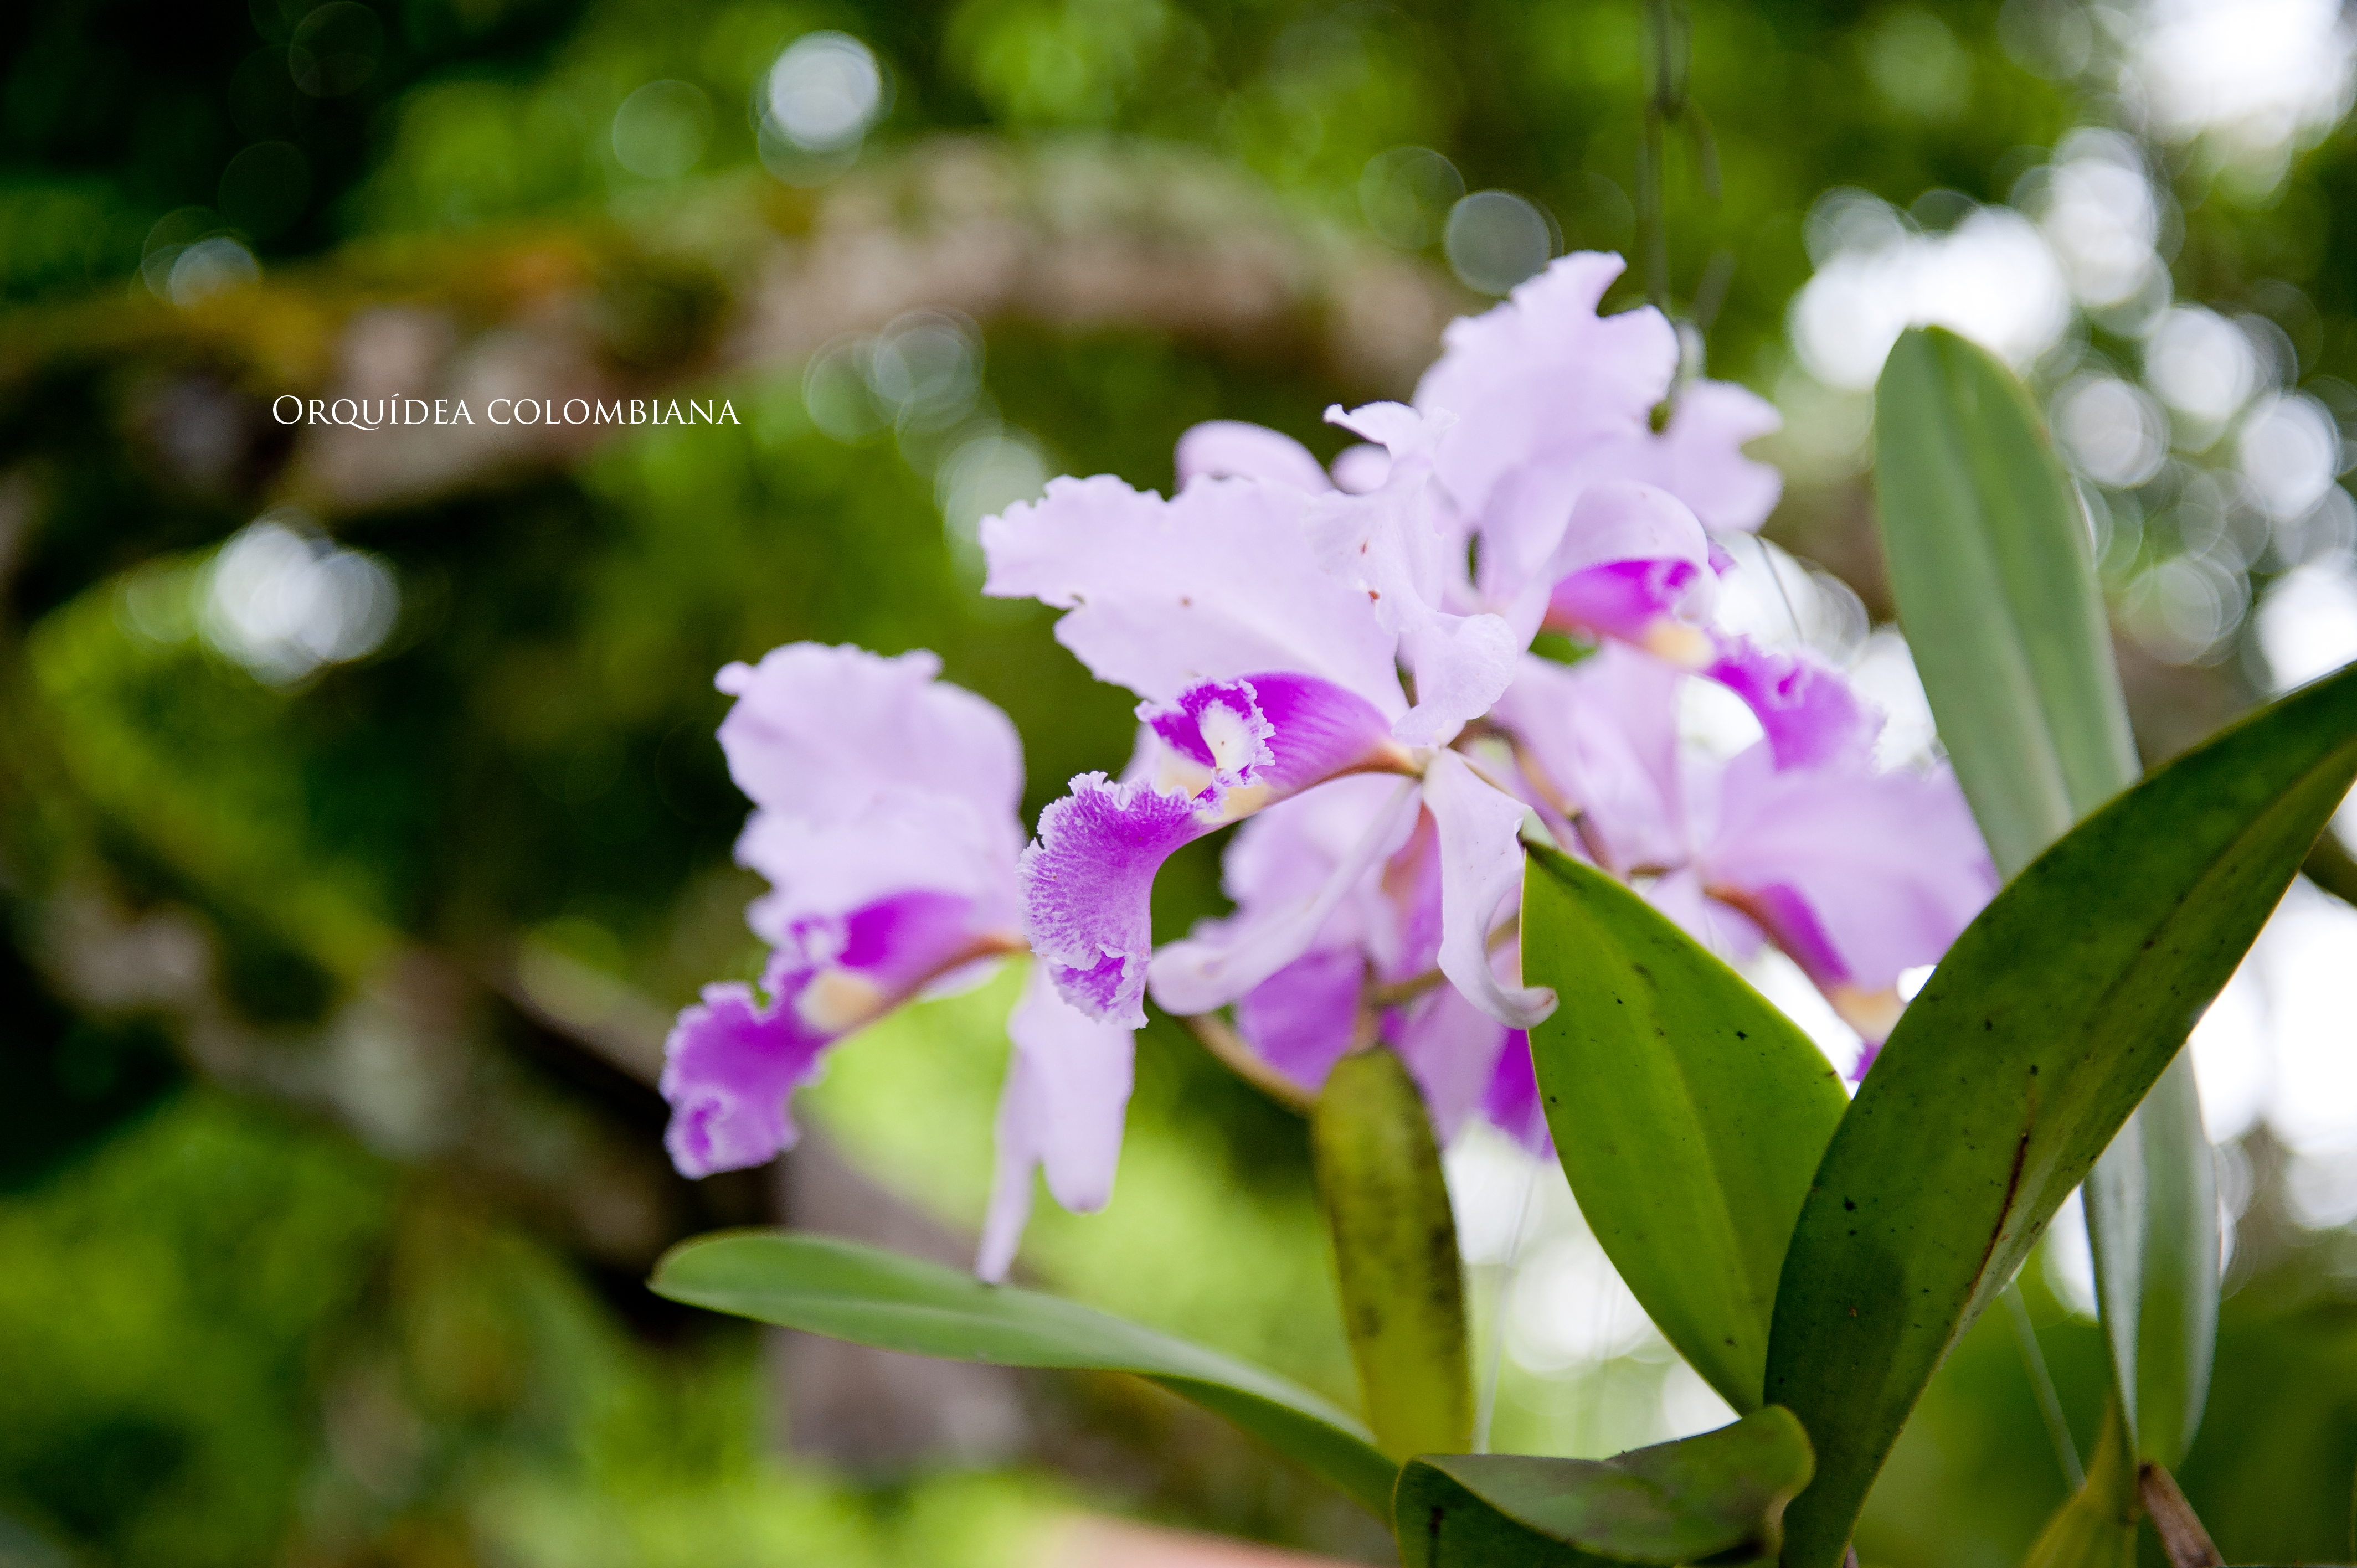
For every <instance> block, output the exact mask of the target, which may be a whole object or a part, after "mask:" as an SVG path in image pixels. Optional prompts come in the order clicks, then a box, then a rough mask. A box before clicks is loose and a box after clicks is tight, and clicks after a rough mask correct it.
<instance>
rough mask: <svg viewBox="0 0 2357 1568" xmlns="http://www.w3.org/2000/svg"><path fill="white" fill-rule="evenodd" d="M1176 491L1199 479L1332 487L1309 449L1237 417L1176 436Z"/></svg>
mask: <svg viewBox="0 0 2357 1568" xmlns="http://www.w3.org/2000/svg"><path fill="white" fill-rule="evenodd" d="M1178 468H1179V489H1182V490H1183V489H1186V488H1187V487H1188V486H1189V484H1192V483H1193V482H1194V481H1195V480H1197V479H1199V478H1211V479H1266V480H1268V481H1269V482H1270V483H1272V484H1279V485H1290V486H1292V487H1293V488H1294V489H1297V490H1312V491H1315V490H1325V489H1333V485H1332V484H1331V482H1330V481H1329V480H1328V478H1326V470H1325V469H1323V468H1321V467H1318V459H1317V458H1316V457H1313V456H1310V454H1309V448H1308V447H1307V446H1303V445H1302V444H1301V443H1300V442H1298V441H1296V440H1295V439H1294V438H1293V437H1292V436H1290V435H1286V434H1285V433H1284V432H1283V431H1279V430H1271V429H1270V428H1269V427H1268V426H1266V425H1265V424H1246V423H1245V422H1244V421H1243V420H1241V419H1211V420H1206V421H1204V422H1203V423H1202V424H1198V425H1193V426H1191V427H1189V429H1188V431H1187V433H1186V434H1185V435H1181V436H1179V456H1178Z"/></svg>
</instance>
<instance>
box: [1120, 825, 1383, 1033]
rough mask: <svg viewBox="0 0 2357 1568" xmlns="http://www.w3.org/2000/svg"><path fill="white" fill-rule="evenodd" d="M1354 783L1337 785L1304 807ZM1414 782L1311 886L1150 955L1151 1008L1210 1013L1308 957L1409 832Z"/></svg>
mask: <svg viewBox="0 0 2357 1568" xmlns="http://www.w3.org/2000/svg"><path fill="white" fill-rule="evenodd" d="M1356 782H1357V781H1356V780H1351V779H1341V780H1337V781H1336V782H1334V783H1331V784H1328V785H1325V786H1323V787H1322V789H1321V790H1320V791H1318V792H1314V793H1313V794H1311V795H1309V796H1306V797H1304V801H1305V803H1306V802H1308V801H1311V800H1316V799H1317V798H1318V793H1322V792H1323V791H1324V790H1336V789H1345V788H1347V787H1349V786H1350V785H1352V784H1354V783H1356ZM1415 800H1416V789H1415V782H1414V781H1413V780H1409V779H1403V780H1401V781H1400V782H1399V783H1398V784H1395V785H1394V786H1392V787H1391V790H1390V793H1389V795H1388V797H1387V798H1386V799H1385V800H1383V803H1382V804H1381V806H1380V807H1379V808H1378V809H1377V811H1375V813H1374V815H1373V816H1372V818H1371V819H1369V820H1367V821H1366V822H1365V824H1364V826H1363V827H1362V828H1361V830H1360V833H1359V836H1358V837H1357V838H1356V839H1355V840H1353V841H1351V844H1350V847H1349V848H1348V849H1347V850H1345V851H1344V852H1343V853H1342V854H1341V855H1340V858H1339V859H1336V860H1333V861H1332V862H1330V866H1331V869H1329V871H1327V873H1326V875H1324V877H1323V878H1322V879H1320V880H1319V881H1318V882H1317V883H1316V884H1315V885H1314V886H1307V887H1303V888H1300V889H1298V890H1297V891H1295V892H1293V894H1292V895H1291V896H1290V897H1284V898H1282V899H1274V898H1273V899H1270V900H1268V901H1266V902H1255V903H1254V905H1253V906H1250V907H1247V908H1239V909H1238V911H1237V913H1236V914H1235V915H1234V916H1232V917H1231V918H1228V919H1226V920H1218V921H1204V922H1202V923H1201V924H1200V925H1198V926H1197V927H1196V928H1195V929H1194V930H1193V931H1192V932H1191V933H1189V935H1188V937H1187V938H1186V939H1185V940H1180V941H1176V942H1171V943H1169V944H1168V945H1166V946H1165V947H1164V948H1163V949H1162V950H1161V951H1160V952H1158V953H1157V954H1155V955H1154V961H1153V963H1154V967H1153V979H1154V999H1155V1001H1157V1002H1158V1003H1160V1004H1162V1006H1163V1007H1164V1008H1166V1009H1167V1010H1168V1011H1169V1012H1172V1013H1176V1014H1179V1015H1188V1014H1193V1013H1208V1012H1210V1011H1211V1009H1212V1008H1214V1007H1220V1006H1223V1005H1225V1004H1228V1003H1230V1002H1233V1001H1235V1000H1236V999H1238V998H1239V997H1241V996H1243V994H1244V993H1247V992H1249V991H1251V990H1252V989H1253V988H1254V986H1257V985H1259V984H1260V983H1262V982H1263V981H1265V980H1267V979H1268V978H1269V977H1270V976H1271V975H1273V974H1275V972H1277V971H1278V970H1281V969H1283V968H1284V967H1285V966H1286V964H1289V963H1291V962H1292V961H1294V960H1296V959H1297V958H1299V957H1300V956H1301V955H1302V954H1303V953H1306V952H1308V950H1310V948H1311V947H1312V946H1315V945H1317V944H1318V942H1319V940H1320V939H1321V937H1323V936H1324V935H1325V933H1327V931H1328V930H1329V922H1330V921H1332V920H1333V918H1335V915H1336V912H1337V911H1338V910H1340V909H1342V908H1345V907H1346V905H1348V904H1350V903H1351V901H1353V900H1354V899H1355V898H1359V897H1363V896H1364V895H1365V893H1366V891H1367V889H1368V886H1369V883H1370V881H1371V879H1372V878H1373V876H1374V875H1375V873H1376V870H1377V867H1379V866H1380V865H1382V863H1383V860H1384V859H1385V858H1386V857H1388V856H1389V855H1390V854H1393V853H1394V851H1396V850H1397V849H1398V848H1399V847H1400V846H1401V845H1402V844H1403V843H1405V842H1406V840H1407V838H1408V836H1409V834H1410V833H1411V832H1413V831H1414V829H1415V816H1416V813H1415Z"/></svg>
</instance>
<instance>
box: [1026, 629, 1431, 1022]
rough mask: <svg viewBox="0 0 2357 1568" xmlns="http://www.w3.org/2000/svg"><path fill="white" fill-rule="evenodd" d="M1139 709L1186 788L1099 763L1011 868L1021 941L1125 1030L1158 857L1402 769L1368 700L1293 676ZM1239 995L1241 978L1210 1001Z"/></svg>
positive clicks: (1257, 679) (1133, 1016)
mask: <svg viewBox="0 0 2357 1568" xmlns="http://www.w3.org/2000/svg"><path fill="white" fill-rule="evenodd" d="M1141 714H1142V716H1144V717H1145V719H1146V724H1147V725H1148V726H1149V727H1151V728H1152V729H1153V731H1154V733H1155V735H1156V736H1157V739H1158V740H1159V742H1160V743H1161V745H1162V746H1164V747H1166V748H1167V749H1168V754H1169V756H1170V757H1171V758H1172V759H1173V760H1174V761H1176V762H1179V763H1182V764H1186V765H1191V768H1193V769H1194V770H1195V773H1194V776H1191V777H1187V776H1186V775H1187V773H1188V769H1187V768H1183V767H1182V768H1178V769H1176V770H1175V771H1176V772H1177V773H1178V774H1179V775H1180V776H1182V777H1184V778H1185V786H1186V787H1184V788H1181V789H1164V788H1162V787H1161V785H1162V783H1163V780H1162V779H1131V780H1129V781H1128V782H1126V783H1121V784H1116V783H1114V782H1113V781H1112V780H1110V779H1107V778H1106V777H1105V776H1104V775H1103V774H1102V773H1088V774H1083V775H1082V776H1081V777H1080V778H1077V779H1073V780H1072V792H1071V794H1070V795H1067V796H1065V797H1064V798H1063V799H1062V800H1058V801H1055V802H1054V803H1053V804H1051V805H1049V808H1048V809H1047V811H1044V812H1042V813H1040V817H1039V838H1038V840H1037V841H1035V842H1034V843H1032V844H1031V846H1030V847H1029V848H1028V849H1027V850H1025V851H1024V852H1023V860H1022V866H1021V876H1022V884H1023V901H1024V915H1025V921H1026V925H1027V927H1028V930H1029V933H1030V937H1031V946H1032V950H1033V951H1035V952H1037V953H1038V954H1039V956H1040V957H1041V958H1042V959H1043V960H1045V961H1047V964H1048V966H1049V974H1050V976H1051V978H1053V979H1054V981H1055V983H1056V985H1057V988H1058V989H1059V990H1060V991H1061V992H1062V993H1064V996H1065V997H1066V999H1068V1000H1069V1001H1071V1003H1072V1004H1073V1005H1074V1006H1077V1007H1079V1008H1080V1009H1081V1010H1082V1012H1084V1013H1086V1014H1088V1015H1090V1016H1091V1017H1093V1018H1102V1019H1103V1020H1105V1021H1106V1022H1108V1023H1112V1024H1117V1025H1120V1026H1124V1027H1126V1028H1132V1029H1135V1028H1138V1027H1140V1026H1143V1025H1144V1024H1145V1022H1146V1009H1145V1006H1144V997H1145V993H1146V965H1147V963H1148V961H1150V960H1151V958H1152V956H1153V929H1152V927H1153V921H1152V918H1151V913H1150V903H1151V898H1152V895H1153V890H1154V877H1155V874H1156V873H1157V872H1158V871H1160V870H1161V868H1162V863H1163V862H1164V861H1166V860H1168V858H1169V857H1170V856H1171V854H1173V853H1174V852H1176V851H1177V850H1178V849H1179V847H1180V846H1181V845H1183V844H1187V843H1192V842H1193V841H1194V840H1196V839H1199V838H1201V837H1202V836H1203V835H1204V834H1205V833H1208V832H1212V831H1214V830H1215V829H1217V828H1220V827H1222V826H1224V825H1225V824H1227V823H1229V822H1234V821H1236V820H1238V819H1239V818H1242V817H1246V816H1250V815H1251V814H1252V813H1253V812H1254V811H1259V810H1260V809H1261V808H1262V807H1264V806H1267V805H1270V804H1273V803H1274V802H1275V801H1277V800H1283V799H1285V798H1286V797H1287V796H1289V795H1294V794H1297V793H1299V792H1300V791H1301V790H1303V789H1308V787H1310V786H1311V785H1313V784H1317V783H1319V782H1321V781H1323V780H1325V779H1330V778H1333V777H1335V776H1336V775H1338V774H1341V773H1347V772H1351V771H1354V770H1361V769H1370V768H1372V769H1388V768H1399V767H1404V766H1405V753H1403V752H1401V751H1400V749H1399V748H1398V747H1397V746H1395V745H1394V743H1393V742H1392V740H1391V738H1390V736H1388V734H1387V733H1386V730H1387V727H1388V726H1386V725H1385V724H1384V723H1383V714H1381V713H1380V712H1379V711H1378V710H1377V709H1376V708H1375V707H1374V705H1373V704H1372V703H1368V702H1367V701H1366V700H1365V699H1363V698H1361V697H1359V696H1357V695H1355V694H1353V693H1350V692H1347V691H1345V690H1343V689H1342V688H1341V687H1340V686H1337V685H1335V684H1333V683H1332V682H1327V681H1320V680H1317V679H1314V678H1312V677H1309V676H1305V675H1288V674H1261V675H1250V676H1246V677H1244V678H1243V679H1241V680H1237V681H1227V682H1199V683H1198V684H1196V685H1194V686H1191V687H1189V688H1188V689H1187V690H1186V691H1185V692H1182V693H1180V694H1179V700H1178V702H1176V703H1173V704H1171V705H1170V706H1168V707H1167V708H1159V709H1156V708H1148V709H1143V710H1141ZM1362 869H1363V868H1362ZM1321 918H1322V917H1321ZM1316 936H1317V929H1316V928H1315V927H1312V928H1311V929H1309V930H1308V931H1307V932H1305V933H1303V934H1302V937H1301V940H1300V944H1299V945H1298V946H1297V947H1295V948H1294V949H1293V950H1291V951H1290V952H1288V953H1286V955H1285V956H1284V957H1283V958H1279V959H1277V960H1276V961H1275V962H1274V963H1272V964H1270V965H1269V967H1268V968H1267V969H1265V970H1262V971H1261V972H1259V974H1258V975H1256V976H1255V977H1254V982H1256V981H1257V980H1259V979H1265V978H1266V977H1267V975H1268V974H1270V973H1273V972H1275V970H1276V969H1278V968H1281V967H1283V965H1284V964H1285V963H1286V962H1289V961H1291V960H1292V959H1293V958H1296V957H1298V956H1299V955H1300V953H1301V952H1303V951H1304V950H1307V949H1308V945H1309V943H1310V941H1312V940H1315V938H1316ZM1254 982H1247V983H1246V986H1247V987H1248V986H1249V984H1250V983H1254ZM1238 994H1241V989H1240V990H1239V991H1237V992H1232V993H1229V994H1228V995H1226V996H1223V997H1222V998H1221V1000H1222V1002H1227V1001H1232V1000H1234V998H1235V996H1236V995H1238ZM1213 1005H1217V1004H1213ZM1189 1011H1201V1009H1200V1008H1191V1009H1189Z"/></svg>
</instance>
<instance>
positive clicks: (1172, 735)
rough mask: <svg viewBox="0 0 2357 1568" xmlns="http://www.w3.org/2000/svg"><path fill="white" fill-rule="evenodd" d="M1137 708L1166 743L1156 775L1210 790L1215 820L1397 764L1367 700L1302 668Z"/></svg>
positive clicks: (1210, 684) (1401, 759)
mask: <svg viewBox="0 0 2357 1568" xmlns="http://www.w3.org/2000/svg"><path fill="white" fill-rule="evenodd" d="M1137 716H1138V717H1139V718H1140V719H1142V720H1144V721H1145V722H1146V727H1147V728H1148V729H1150V730H1151V731H1152V732H1153V734H1154V736H1155V737H1156V738H1157V740H1159V741H1160V742H1161V743H1162V744H1163V746H1165V747H1167V748H1168V757H1167V759H1161V760H1160V761H1159V765H1158V768H1157V774H1156V777H1157V782H1159V783H1160V784H1161V785H1162V786H1163V787H1164V788H1166V789H1169V788H1182V789H1185V790H1186V791H1187V792H1188V793H1189V794H1191V795H1196V796H1199V797H1200V796H1201V795H1202V794H1203V793H1204V792H1205V791H1207V790H1208V791H1210V792H1211V794H1212V796H1213V797H1214V798H1215V800H1216V810H1215V811H1214V810H1212V808H1211V804H1209V803H1207V804H1206V805H1205V807H1204V810H1205V811H1206V813H1207V814H1210V815H1216V816H1217V818H1218V820H1219V821H1222V822H1232V821H1234V820H1236V819H1237V818H1239V817H1242V816H1246V815H1249V814H1250V813H1251V812H1253V811H1257V810H1259V809H1260V808H1261V807H1262V806H1263V805H1265V804H1267V803H1270V802H1272V801H1275V800H1282V799H1284V798H1285V797H1286V796H1288V795H1296V794H1298V793H1300V792H1301V791H1302V790H1304V789H1308V788H1309V787H1310V786H1311V785H1313V784H1318V783H1322V782H1324V781H1325V780H1326V779H1331V778H1333V777H1335V776H1336V775H1337V774H1340V773H1347V772H1353V771H1360V770H1365V769H1378V770H1386V771H1389V770H1395V769H1397V768H1401V767H1404V766H1405V765H1406V763H1405V753H1404V752H1402V751H1401V749H1400V748H1399V747H1398V746H1394V745H1393V744H1392V741H1391V737H1390V734H1389V726H1388V725H1386V724H1385V723H1384V722H1383V714H1381V713H1380V712H1378V711H1377V710H1376V709H1375V708H1374V706H1373V705H1372V704H1371V703H1368V702H1367V701H1366V700H1365V699H1364V698H1362V697H1359V696H1356V695H1354V694H1352V693H1350V692H1348V691H1345V690H1344V689H1342V688H1341V687H1340V686H1337V685H1335V684H1333V683H1332V682H1327V681H1320V680H1318V679H1315V678H1314V677H1310V676H1306V675H1289V674H1284V673H1267V672H1263V673H1259V674H1254V675H1248V676H1244V677H1242V678H1240V679H1238V680H1234V681H1207V682H1202V683H1200V684H1199V685H1195V686H1190V687H1189V688H1188V689H1187V690H1186V691H1184V692H1182V693H1179V700H1178V701H1177V702H1175V703H1170V704H1168V706H1162V705H1157V704H1155V703H1142V704H1140V706H1139V708H1138V710H1137ZM1231 796H1232V797H1234V798H1233V799H1231V798H1229V797H1231Z"/></svg>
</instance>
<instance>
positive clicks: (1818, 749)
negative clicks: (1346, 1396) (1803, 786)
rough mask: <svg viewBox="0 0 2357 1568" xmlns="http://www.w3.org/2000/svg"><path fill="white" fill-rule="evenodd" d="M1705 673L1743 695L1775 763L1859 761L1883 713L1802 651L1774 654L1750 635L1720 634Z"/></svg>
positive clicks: (1793, 765)
mask: <svg viewBox="0 0 2357 1568" xmlns="http://www.w3.org/2000/svg"><path fill="white" fill-rule="evenodd" d="M1718 643H1719V646H1718V654H1717V658H1715V659H1713V660H1711V661H1710V664H1709V666H1708V668H1706V670H1705V671H1703V673H1705V674H1706V675H1708V676H1709V677H1710V678H1711V679H1712V680H1714V681H1716V682H1718V683H1719V684H1720V685H1722V686H1725V687H1726V688H1727V690H1728V691H1731V692H1733V693H1735V694H1736V695H1737V696H1738V697H1740V698H1742V699H1743V701H1744V702H1745V703H1746V704H1748V705H1749V707H1750V709H1751V711H1752V712H1753V713H1754V714H1758V715H1759V716H1760V727H1761V728H1762V729H1764V730H1765V731H1767V734H1768V745H1769V748H1770V750H1771V751H1772V752H1774V754H1775V757H1776V766H1777V767H1779V768H1816V767H1823V766H1825V765H1827V764H1833V763H1857V762H1860V761H1862V760H1863V759H1864V758H1865V757H1866V756H1867V754H1868V753H1869V752H1870V751H1872V750H1873V748H1874V737H1875V735H1876V733H1877V732H1878V731H1879V730H1880V728H1881V727H1882V721H1881V715H1880V714H1878V713H1877V712H1876V711H1874V710H1873V709H1871V708H1868V707H1867V705H1866V704H1865V703H1861V702H1859V701H1858V698H1857V693H1855V692H1852V691H1851V690H1850V687H1849V682H1846V681H1845V680H1843V679H1842V678H1841V676H1840V675H1839V674H1838V673H1836V672H1835V671H1832V670H1829V669H1827V668H1826V667H1825V666H1824V665H1822V664H1819V663H1817V662H1816V661H1815V660H1813V659H1811V658H1809V657H1808V656H1807V655H1806V654H1802V653H1773V652H1770V651H1768V650H1765V649H1762V648H1760V647H1759V646H1758V645H1757V644H1755V643H1753V642H1752V640H1751V639H1749V638H1748V637H1721V638H1720V639H1718Z"/></svg>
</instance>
